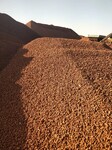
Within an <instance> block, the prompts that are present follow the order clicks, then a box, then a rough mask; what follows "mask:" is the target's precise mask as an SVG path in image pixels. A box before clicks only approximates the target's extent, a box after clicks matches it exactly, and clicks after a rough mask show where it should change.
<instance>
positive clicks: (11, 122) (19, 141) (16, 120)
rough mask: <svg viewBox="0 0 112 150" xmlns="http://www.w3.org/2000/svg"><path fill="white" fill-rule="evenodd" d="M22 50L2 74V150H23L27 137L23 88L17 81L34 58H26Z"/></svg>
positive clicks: (0, 84) (0, 93)
mask: <svg viewBox="0 0 112 150" xmlns="http://www.w3.org/2000/svg"><path fill="white" fill-rule="evenodd" d="M27 51H28V50H27V49H21V50H19V51H18V53H17V55H16V56H15V57H14V58H13V60H12V61H11V63H10V64H9V65H8V66H7V67H6V68H5V69H4V70H3V71H2V72H1V74H0V150H22V149H24V144H25V142H26V136H27V126H26V124H27V120H26V119H25V115H24V112H23V105H22V98H21V86H20V85H19V84H18V83H17V81H18V80H19V79H20V78H21V76H22V73H21V71H22V69H24V68H25V67H26V66H27V65H28V64H29V63H30V61H31V60H32V57H29V58H27V57H24V54H25V53H27Z"/></svg>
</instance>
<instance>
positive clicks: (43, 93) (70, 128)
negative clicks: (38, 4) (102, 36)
mask: <svg viewBox="0 0 112 150" xmlns="http://www.w3.org/2000/svg"><path fill="white" fill-rule="evenodd" d="M111 108H112V51H111V50H110V49H107V48H105V47H104V46H103V45H102V44H101V43H97V42H90V41H79V40H65V39H53V38H41V39H36V40H34V41H32V42H30V43H29V44H27V45H25V46H24V47H23V48H22V49H20V50H19V51H18V52H17V54H16V56H14V57H13V59H12V61H11V63H10V64H9V65H8V66H7V67H6V68H5V69H4V70H3V71H2V72H1V73H0V150H110V149H112V132H111V131H112V130H111V129H112V128H111V127H112V124H111V122H112V119H111V110H112V109H111Z"/></svg>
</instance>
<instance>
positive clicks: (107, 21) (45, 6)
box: [0, 0, 112, 36]
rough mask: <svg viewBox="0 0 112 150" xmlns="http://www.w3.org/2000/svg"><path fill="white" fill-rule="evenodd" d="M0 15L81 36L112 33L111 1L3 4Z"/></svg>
mask: <svg viewBox="0 0 112 150" xmlns="http://www.w3.org/2000/svg"><path fill="white" fill-rule="evenodd" d="M0 13H6V14H8V15H10V16H11V17H12V18H14V19H15V20H17V21H19V22H22V23H24V24H26V23H27V22H29V21H30V20H33V21H35V22H38V23H45V24H53V25H57V26H63V27H67V28H71V29H73V30H74V31H75V32H77V33H78V34H79V35H85V36H88V35H107V34H109V33H111V32H112V0H0Z"/></svg>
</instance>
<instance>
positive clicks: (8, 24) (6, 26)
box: [0, 13, 40, 43]
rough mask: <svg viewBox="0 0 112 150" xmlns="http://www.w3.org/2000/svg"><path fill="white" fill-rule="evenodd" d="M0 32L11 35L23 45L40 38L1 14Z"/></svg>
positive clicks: (22, 25)
mask: <svg viewBox="0 0 112 150" xmlns="http://www.w3.org/2000/svg"><path fill="white" fill-rule="evenodd" d="M0 32H4V33H7V34H10V35H13V36H15V37H16V38H18V39H19V40H20V41H21V42H23V43H28V42H29V41H31V40H33V39H35V38H38V37H40V36H39V35H38V34H37V33H36V32H34V31H32V30H31V29H29V28H28V27H27V26H26V25H24V24H22V23H20V22H17V21H16V20H14V19H13V18H11V17H10V16H9V15H7V14H2V13H0Z"/></svg>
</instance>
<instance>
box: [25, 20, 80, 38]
mask: <svg viewBox="0 0 112 150" xmlns="http://www.w3.org/2000/svg"><path fill="white" fill-rule="evenodd" d="M26 25H27V26H28V27H29V28H31V29H32V30H33V31H35V32H37V33H38V34H39V35H40V36H41V37H54V38H68V39H80V38H81V37H80V36H79V35H78V34H77V33H76V32H74V31H73V30H72V29H69V28H65V27H59V26H54V25H47V24H41V23H36V22H34V21H30V22H28V23H27V24H26Z"/></svg>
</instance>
